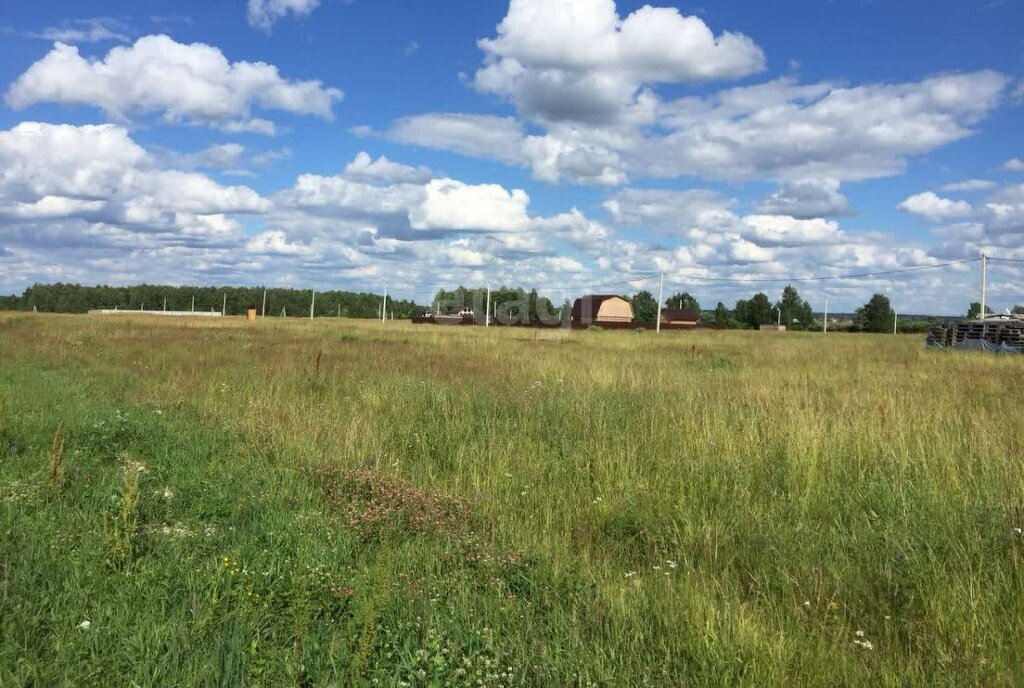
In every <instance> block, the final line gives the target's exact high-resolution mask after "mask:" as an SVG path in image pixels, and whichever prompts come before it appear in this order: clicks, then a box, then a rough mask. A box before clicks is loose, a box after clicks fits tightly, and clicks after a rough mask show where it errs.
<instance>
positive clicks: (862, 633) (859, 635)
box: [854, 631, 864, 638]
mask: <svg viewBox="0 0 1024 688" xmlns="http://www.w3.org/2000/svg"><path fill="white" fill-rule="evenodd" d="M854 635H855V636H857V637H858V638H863V637H864V631H857V632H856V633H854Z"/></svg>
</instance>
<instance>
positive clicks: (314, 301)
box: [309, 289, 316, 320]
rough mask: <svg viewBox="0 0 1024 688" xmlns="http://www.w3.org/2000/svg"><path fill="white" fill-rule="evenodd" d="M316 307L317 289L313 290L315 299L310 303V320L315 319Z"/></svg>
mask: <svg viewBox="0 0 1024 688" xmlns="http://www.w3.org/2000/svg"><path fill="white" fill-rule="evenodd" d="M315 306H316V289H314V290H313V298H312V300H310V302H309V319H310V320H312V319H313V308H314V307H315Z"/></svg>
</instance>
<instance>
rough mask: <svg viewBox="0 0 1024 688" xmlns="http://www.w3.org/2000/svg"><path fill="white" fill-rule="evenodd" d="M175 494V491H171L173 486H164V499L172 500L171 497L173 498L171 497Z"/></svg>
mask: <svg viewBox="0 0 1024 688" xmlns="http://www.w3.org/2000/svg"><path fill="white" fill-rule="evenodd" d="M173 496H174V493H173V492H171V488H169V487H165V488H164V499H166V500H170V499H171V497H173Z"/></svg>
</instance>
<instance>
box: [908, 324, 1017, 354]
mask: <svg viewBox="0 0 1024 688" xmlns="http://www.w3.org/2000/svg"><path fill="white" fill-rule="evenodd" d="M972 342H975V343H981V342H986V343H988V344H990V345H992V347H994V348H1004V349H1005V348H1013V349H1016V350H1017V351H1021V352H1024V319H1019V318H999V319H997V318H986V319H985V320H960V321H959V322H953V323H949V324H948V325H946V326H942V325H936V326H935V327H933V328H932V329H931V330H930V331H929V332H928V345H929V346H944V347H958V346H960V347H969V346H970V343H972Z"/></svg>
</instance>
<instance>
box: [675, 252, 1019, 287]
mask: <svg viewBox="0 0 1024 688" xmlns="http://www.w3.org/2000/svg"><path fill="white" fill-rule="evenodd" d="M980 260H981V258H968V259H966V260H955V261H952V262H949V263H938V264H936V265H919V266H917V267H913V268H901V269H899V270H883V271H879V272H862V273H859V274H850V275H818V276H815V277H772V278H757V277H754V278H739V277H686V279H687V280H694V281H699V282H729V283H734V284H762V283H763V284H767V283H772V282H823V281H827V280H842V279H861V278H864V277H883V276H885V275H899V274H903V273H907V272H920V271H922V270H936V269H938V268H946V267H949V266H951V265H963V264H965V263H977V262H978V261H980ZM990 260H996V259H995V258H991V259H990ZM1004 260H1008V259H1004ZM1021 262H1024V261H1021Z"/></svg>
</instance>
